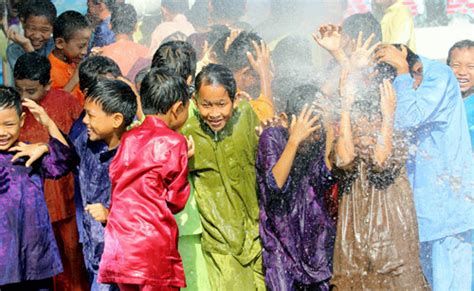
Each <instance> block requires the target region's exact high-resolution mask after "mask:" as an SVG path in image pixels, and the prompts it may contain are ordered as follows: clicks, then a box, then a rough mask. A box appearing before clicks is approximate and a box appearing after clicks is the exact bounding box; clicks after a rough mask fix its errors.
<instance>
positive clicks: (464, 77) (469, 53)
mask: <svg viewBox="0 0 474 291" xmlns="http://www.w3.org/2000/svg"><path fill="white" fill-rule="evenodd" d="M449 65H450V66H451V69H453V72H454V74H455V75H456V78H457V79H458V81H459V86H460V87H461V92H462V93H463V95H465V93H467V92H468V91H470V90H471V89H472V88H473V87H474V47H471V48H462V49H454V50H453V51H452V52H451V62H450V64H449Z"/></svg>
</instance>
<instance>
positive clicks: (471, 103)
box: [464, 94, 474, 151]
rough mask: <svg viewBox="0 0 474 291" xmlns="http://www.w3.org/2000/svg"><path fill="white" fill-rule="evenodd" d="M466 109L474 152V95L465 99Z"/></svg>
mask: <svg viewBox="0 0 474 291" xmlns="http://www.w3.org/2000/svg"><path fill="white" fill-rule="evenodd" d="M464 107H465V108H466V115H467V126H468V128H469V133H470V135H471V146H472V149H473V151H474V94H472V95H470V96H468V97H467V98H465V99H464Z"/></svg>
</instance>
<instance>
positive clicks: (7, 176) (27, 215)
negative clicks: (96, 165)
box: [0, 139, 73, 286]
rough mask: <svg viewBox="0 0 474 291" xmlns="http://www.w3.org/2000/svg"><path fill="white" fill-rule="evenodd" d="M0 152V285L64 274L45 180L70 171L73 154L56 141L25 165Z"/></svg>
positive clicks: (22, 161)
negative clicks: (46, 194) (46, 196)
mask: <svg viewBox="0 0 474 291" xmlns="http://www.w3.org/2000/svg"><path fill="white" fill-rule="evenodd" d="M13 155H14V153H11V152H6V151H0V286H1V285H5V284H11V283H17V282H22V281H30V280H41V279H45V278H49V277H52V276H54V275H57V274H59V273H61V272H62V271H63V268H62V265H61V258H60V255H59V251H58V246H57V245H56V240H55V239H54V234H53V229H52V226H51V221H50V218H49V214H48V209H47V207H46V201H45V198H44V189H43V184H44V179H45V178H48V179H57V178H59V177H61V176H64V175H65V174H67V173H68V172H69V170H70V161H71V160H72V159H73V151H72V150H71V149H70V148H69V147H67V146H65V145H63V144H62V143H61V142H59V141H58V140H56V139H51V140H50V142H49V153H48V154H46V155H45V156H43V158H42V159H41V160H39V161H36V162H35V163H34V164H33V165H32V166H31V167H25V161H26V159H23V158H21V159H18V160H17V161H15V162H14V163H12V162H11V159H12V157H13Z"/></svg>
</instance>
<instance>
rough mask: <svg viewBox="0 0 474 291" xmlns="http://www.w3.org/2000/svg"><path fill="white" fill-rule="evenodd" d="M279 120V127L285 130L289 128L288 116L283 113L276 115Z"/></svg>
mask: <svg viewBox="0 0 474 291" xmlns="http://www.w3.org/2000/svg"><path fill="white" fill-rule="evenodd" d="M278 117H279V118H280V120H281V125H282V126H283V127H285V128H289V126H290V124H289V122H288V115H286V113H285V112H282V113H280V114H279V115H278Z"/></svg>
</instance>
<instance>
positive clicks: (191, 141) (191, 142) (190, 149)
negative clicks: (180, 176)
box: [185, 135, 195, 159]
mask: <svg viewBox="0 0 474 291" xmlns="http://www.w3.org/2000/svg"><path fill="white" fill-rule="evenodd" d="M185 138H186V141H187V143H188V159H190V158H192V157H194V152H195V147H194V139H193V136H192V135H190V136H189V137H185Z"/></svg>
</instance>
